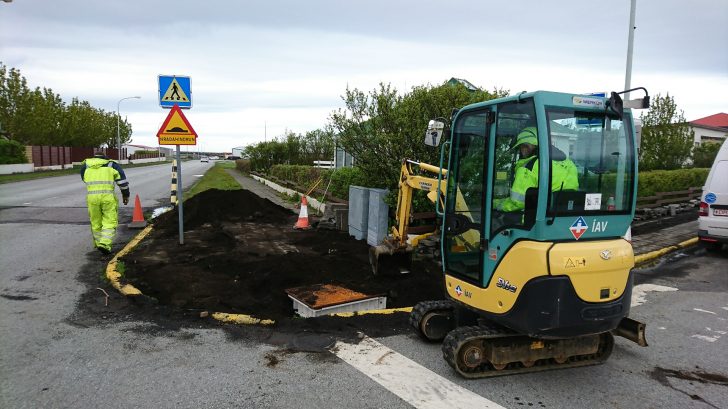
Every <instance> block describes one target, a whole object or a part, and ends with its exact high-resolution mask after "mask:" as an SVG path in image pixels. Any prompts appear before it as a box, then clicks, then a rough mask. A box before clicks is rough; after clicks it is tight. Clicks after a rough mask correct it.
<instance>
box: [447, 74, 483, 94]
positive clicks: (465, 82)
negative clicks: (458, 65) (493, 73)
mask: <svg viewBox="0 0 728 409" xmlns="http://www.w3.org/2000/svg"><path fill="white" fill-rule="evenodd" d="M447 83H448V84H450V85H454V84H462V85H463V86H465V88H467V89H468V90H469V91H478V90H479V89H480V88H478V87H476V86H475V85H473V84H472V83H471V82H470V81H468V80H465V79H462V78H455V77H452V78H450V79H449V80H448V81H447Z"/></svg>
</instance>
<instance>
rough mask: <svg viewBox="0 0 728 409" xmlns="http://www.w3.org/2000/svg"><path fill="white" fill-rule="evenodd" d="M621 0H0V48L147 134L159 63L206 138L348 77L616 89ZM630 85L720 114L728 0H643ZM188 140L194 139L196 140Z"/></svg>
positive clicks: (154, 110) (220, 141)
mask: <svg viewBox="0 0 728 409" xmlns="http://www.w3.org/2000/svg"><path fill="white" fill-rule="evenodd" d="M629 8H630V1H629V0H609V1H584V0H573V1H572V0H561V1H543V0H523V1H516V0H513V1H510V2H496V1H475V0H471V1H459V0H449V1H444V0H443V1H433V0H419V1H409V0H408V1H401V0H400V1H398V0H389V1H381V0H368V1H366V2H365V1H361V2H357V1H342V0H330V1H318V0H310V1H307V2H303V1H296V0H289V1H276V0H268V1H265V2H263V1H260V2H252V1H234V2H233V1H199V0H197V1H188V0H175V1H164V2H162V1H153V0H125V1H112V0H105V1H98V0H88V1H81V0H63V1H61V0H14V1H12V2H11V3H5V2H0V62H2V63H4V64H5V65H7V66H9V67H14V68H18V69H20V71H21V73H22V74H23V76H25V77H26V78H27V80H28V82H29V85H30V86H31V87H35V86H41V87H49V88H52V89H53V91H54V92H56V93H58V94H60V95H61V97H62V98H63V99H64V100H65V101H67V102H68V101H70V100H71V98H73V97H78V98H80V99H82V100H87V101H89V102H90V103H91V104H92V105H93V106H95V107H97V108H101V109H105V110H107V111H115V110H116V109H117V102H118V101H119V99H121V98H124V97H128V96H134V95H139V96H141V97H142V99H141V100H125V101H123V102H122V103H121V109H120V111H121V115H122V117H127V119H128V120H129V122H130V123H131V124H132V127H133V129H134V133H133V135H132V143H138V144H144V145H149V146H156V145H157V138H156V133H157V131H158V130H159V127H160V126H161V124H162V122H163V120H164V119H165V117H166V114H167V112H168V111H167V110H164V109H162V108H160V107H159V97H158V78H157V77H158V75H160V74H170V75H172V74H174V75H181V76H189V77H191V88H192V99H193V107H192V109H190V110H186V111H185V114H186V116H187V118H188V119H189V121H190V123H191V124H192V126H193V128H194V129H195V131H196V132H197V133H198V135H199V138H198V145H199V148H200V150H203V151H228V152H229V151H230V149H231V148H233V147H235V146H244V145H248V144H251V143H255V142H258V141H262V140H263V139H264V138H265V137H266V136H267V138H268V139H271V138H273V137H276V136H280V135H282V134H283V133H284V131H285V130H286V129H289V130H291V131H293V132H296V133H305V132H307V131H310V130H314V129H317V128H322V127H323V126H324V125H325V124H326V123H327V121H328V117H329V114H330V113H331V112H332V111H333V110H336V109H338V108H341V107H343V102H342V100H341V95H343V94H344V92H345V89H346V87H347V85H348V86H349V87H351V88H359V89H362V90H365V91H368V90H371V89H373V88H375V87H376V86H377V84H378V83H379V82H385V83H391V84H392V85H393V86H395V87H396V88H397V89H399V90H401V91H405V90H408V89H410V88H411V87H412V86H415V85H423V84H433V85H437V84H440V83H442V82H444V81H447V80H448V79H449V78H451V77H458V78H465V79H467V80H468V81H470V82H472V83H473V84H475V85H477V86H480V87H482V88H485V89H488V90H492V89H493V88H496V87H497V88H503V89H507V90H509V91H510V92H511V93H516V92H520V91H523V90H527V91H536V90H539V89H543V90H550V91H562V92H574V93H581V92H595V91H611V90H622V89H623V88H624V78H625V66H626V56H627V34H628V30H627V29H628V25H629ZM636 26H637V30H636V32H635V42H634V63H633V70H632V86H633V87H635V86H644V87H646V88H647V89H648V90H649V92H650V94H652V95H654V94H658V93H659V94H662V95H665V94H666V93H669V94H670V95H672V96H674V97H675V101H676V103H677V105H678V107H679V108H680V109H682V110H683V111H684V113H685V117H686V119H688V120H694V119H698V118H701V117H704V116H708V115H712V114H715V113H718V112H728V1H726V0H692V1H690V2H687V1H684V0H682V1H678V0H638V1H637V13H636ZM190 149H191V150H196V149H197V148H190Z"/></svg>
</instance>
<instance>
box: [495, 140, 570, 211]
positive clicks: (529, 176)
mask: <svg viewBox="0 0 728 409" xmlns="http://www.w3.org/2000/svg"><path fill="white" fill-rule="evenodd" d="M537 132H538V131H537V130H536V128H535V127H533V126H529V127H526V128H524V129H523V130H522V131H521V132H520V133H519V134H518V136H517V137H516V142H515V144H514V145H513V148H512V149H516V148H517V149H518V152H519V155H520V158H521V159H519V160H518V161H516V166H515V177H514V178H513V185H512V186H511V194H510V197H509V198H506V199H503V200H500V201H498V202H497V203H496V209H497V210H500V211H504V212H515V211H521V210H523V209H524V208H525V207H526V191H527V190H528V188H531V187H533V188H538V157H537V156H536V153H537V151H538V136H537V135H538V134H537ZM550 155H551V191H552V192H557V191H559V190H579V179H578V172H577V169H576V165H574V162H572V161H571V159H568V158H567V157H566V154H565V153H564V152H562V151H561V150H560V149H558V148H556V147H555V146H551V151H550Z"/></svg>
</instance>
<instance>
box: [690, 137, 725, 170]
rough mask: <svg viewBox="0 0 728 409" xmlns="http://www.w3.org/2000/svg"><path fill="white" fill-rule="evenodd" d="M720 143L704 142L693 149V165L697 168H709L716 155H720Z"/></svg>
mask: <svg viewBox="0 0 728 409" xmlns="http://www.w3.org/2000/svg"><path fill="white" fill-rule="evenodd" d="M720 146H721V144H720V143H717V142H704V143H702V144H700V145H698V146H696V147H695V148H694V149H693V166H694V167H696V168H709V167H711V166H713V161H715V157H716V156H718V151H719V150H720Z"/></svg>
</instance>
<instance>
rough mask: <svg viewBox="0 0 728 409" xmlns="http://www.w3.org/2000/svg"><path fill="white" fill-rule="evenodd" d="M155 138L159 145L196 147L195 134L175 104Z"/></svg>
mask: <svg viewBox="0 0 728 409" xmlns="http://www.w3.org/2000/svg"><path fill="white" fill-rule="evenodd" d="M157 137H158V138H159V144H160V145H197V134H196V133H195V130H194V129H192V125H190V123H189V121H187V118H186V117H185V115H184V114H183V113H182V110H181V109H180V107H179V105H177V104H175V105H174V106H173V107H172V109H171V110H170V111H169V115H167V119H165V120H164V123H163V124H162V127H161V128H159V132H157Z"/></svg>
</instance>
